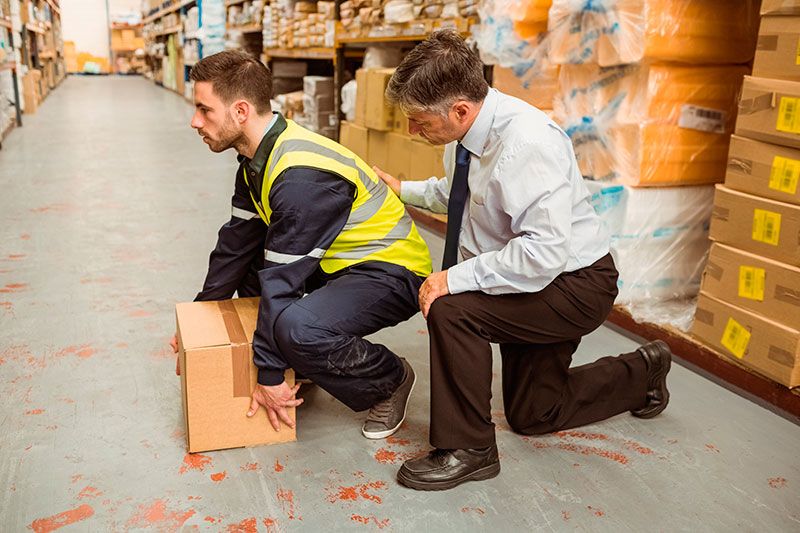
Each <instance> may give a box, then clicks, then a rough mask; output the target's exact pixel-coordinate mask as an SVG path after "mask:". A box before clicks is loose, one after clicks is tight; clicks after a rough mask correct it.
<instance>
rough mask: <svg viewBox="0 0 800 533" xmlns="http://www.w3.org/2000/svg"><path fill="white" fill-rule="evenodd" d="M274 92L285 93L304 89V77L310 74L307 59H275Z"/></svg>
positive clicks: (272, 68)
mask: <svg viewBox="0 0 800 533" xmlns="http://www.w3.org/2000/svg"><path fill="white" fill-rule="evenodd" d="M270 69H271V70H272V94H275V95H278V94H285V93H291V92H294V91H302V90H303V78H304V77H305V76H306V74H308V64H307V63H306V62H305V61H279V60H276V61H273V62H272V65H271V68H270Z"/></svg>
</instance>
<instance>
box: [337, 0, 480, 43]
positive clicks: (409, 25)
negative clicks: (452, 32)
mask: <svg viewBox="0 0 800 533" xmlns="http://www.w3.org/2000/svg"><path fill="white" fill-rule="evenodd" d="M479 3H480V2H479V1H478V0H439V1H431V0H388V1H387V2H381V1H380V0H346V1H344V2H342V3H341V5H340V6H339V20H340V21H341V28H342V31H343V32H342V36H343V37H346V38H359V37H393V36H398V35H425V34H427V33H429V32H430V31H431V30H432V29H434V28H435V27H454V28H456V29H458V30H459V31H462V32H463V31H466V30H468V29H469V26H470V24H471V22H472V17H474V16H475V14H476V13H477V11H478V5H479Z"/></svg>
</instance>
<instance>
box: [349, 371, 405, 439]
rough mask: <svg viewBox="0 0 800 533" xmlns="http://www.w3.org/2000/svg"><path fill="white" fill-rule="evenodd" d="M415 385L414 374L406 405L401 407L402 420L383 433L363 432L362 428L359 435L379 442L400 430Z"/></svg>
mask: <svg viewBox="0 0 800 533" xmlns="http://www.w3.org/2000/svg"><path fill="white" fill-rule="evenodd" d="M416 384H417V374H414V381H412V382H411V389H409V391H408V398H407V399H406V405H405V407H403V418H401V419H400V422H398V423H397V425H396V426H395V427H393V428H391V429H385V430H383V431H364V428H363V427H362V428H361V434H362V435H364V436H365V437H366V438H368V439H370V440H380V439H385V438H386V437H391V436H392V435H394V434H395V433H397V430H398V429H400V426H402V425H403V422H405V420H406V413H408V403H409V402H410V401H411V393H412V392H414V385H416Z"/></svg>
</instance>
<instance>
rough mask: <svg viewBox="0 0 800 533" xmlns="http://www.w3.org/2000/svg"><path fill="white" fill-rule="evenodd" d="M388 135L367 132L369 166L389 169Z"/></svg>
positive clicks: (371, 131) (367, 160)
mask: <svg viewBox="0 0 800 533" xmlns="http://www.w3.org/2000/svg"><path fill="white" fill-rule="evenodd" d="M387 135H388V133H386V132H385V131H378V130H373V129H370V130H367V159H366V162H367V164H368V165H369V166H377V167H379V168H381V169H384V168H387V166H388V164H389V143H388V137H387Z"/></svg>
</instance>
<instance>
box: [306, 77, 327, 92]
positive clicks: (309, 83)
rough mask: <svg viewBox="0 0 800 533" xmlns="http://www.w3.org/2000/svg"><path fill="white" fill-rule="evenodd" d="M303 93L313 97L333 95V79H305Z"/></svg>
mask: <svg viewBox="0 0 800 533" xmlns="http://www.w3.org/2000/svg"><path fill="white" fill-rule="evenodd" d="M303 92H304V93H306V94H309V95H312V96H318V95H321V94H330V95H333V78H331V77H330V76H305V77H303Z"/></svg>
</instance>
